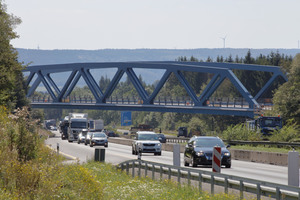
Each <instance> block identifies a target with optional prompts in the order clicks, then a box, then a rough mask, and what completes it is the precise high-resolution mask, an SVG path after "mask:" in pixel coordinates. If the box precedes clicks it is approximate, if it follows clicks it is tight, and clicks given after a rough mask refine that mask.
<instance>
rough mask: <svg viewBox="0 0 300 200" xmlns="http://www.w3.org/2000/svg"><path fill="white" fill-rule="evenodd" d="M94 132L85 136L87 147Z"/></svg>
mask: <svg viewBox="0 0 300 200" xmlns="http://www.w3.org/2000/svg"><path fill="white" fill-rule="evenodd" d="M92 134H93V132H90V131H89V132H87V134H86V136H85V140H84V144H85V145H87V144H90V139H91V136H92Z"/></svg>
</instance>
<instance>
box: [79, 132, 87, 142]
mask: <svg viewBox="0 0 300 200" xmlns="http://www.w3.org/2000/svg"><path fill="white" fill-rule="evenodd" d="M86 134H87V129H83V130H82V132H81V133H79V135H78V138H77V143H78V144H80V143H83V142H85V136H86Z"/></svg>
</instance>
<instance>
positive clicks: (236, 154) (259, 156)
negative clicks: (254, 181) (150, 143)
mask: <svg viewBox="0 0 300 200" xmlns="http://www.w3.org/2000/svg"><path fill="white" fill-rule="evenodd" d="M108 141H109V142H111V143H117V144H123V145H128V146H131V145H132V139H126V138H120V137H118V138H112V137H110V138H108ZM184 147H185V144H180V152H181V153H183V152H184ZM162 150H163V151H173V143H171V144H170V143H163V144H162ZM229 150H230V153H231V159H233V160H242V161H250V162H257V163H265V164H272V165H280V166H287V165H288V154H287V153H273V152H260V151H248V150H238V149H229ZM299 164H300V163H299Z"/></svg>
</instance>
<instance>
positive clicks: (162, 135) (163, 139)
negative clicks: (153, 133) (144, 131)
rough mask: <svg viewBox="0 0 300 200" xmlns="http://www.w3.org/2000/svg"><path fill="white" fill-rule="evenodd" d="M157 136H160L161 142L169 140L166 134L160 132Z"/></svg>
mask: <svg viewBox="0 0 300 200" xmlns="http://www.w3.org/2000/svg"><path fill="white" fill-rule="evenodd" d="M157 137H158V139H159V141H160V142H161V143H166V142H167V138H166V136H165V135H164V134H162V133H158V134H157Z"/></svg>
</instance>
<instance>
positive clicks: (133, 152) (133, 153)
mask: <svg viewBox="0 0 300 200" xmlns="http://www.w3.org/2000/svg"><path fill="white" fill-rule="evenodd" d="M132 155H135V151H134V150H133V147H132Z"/></svg>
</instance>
